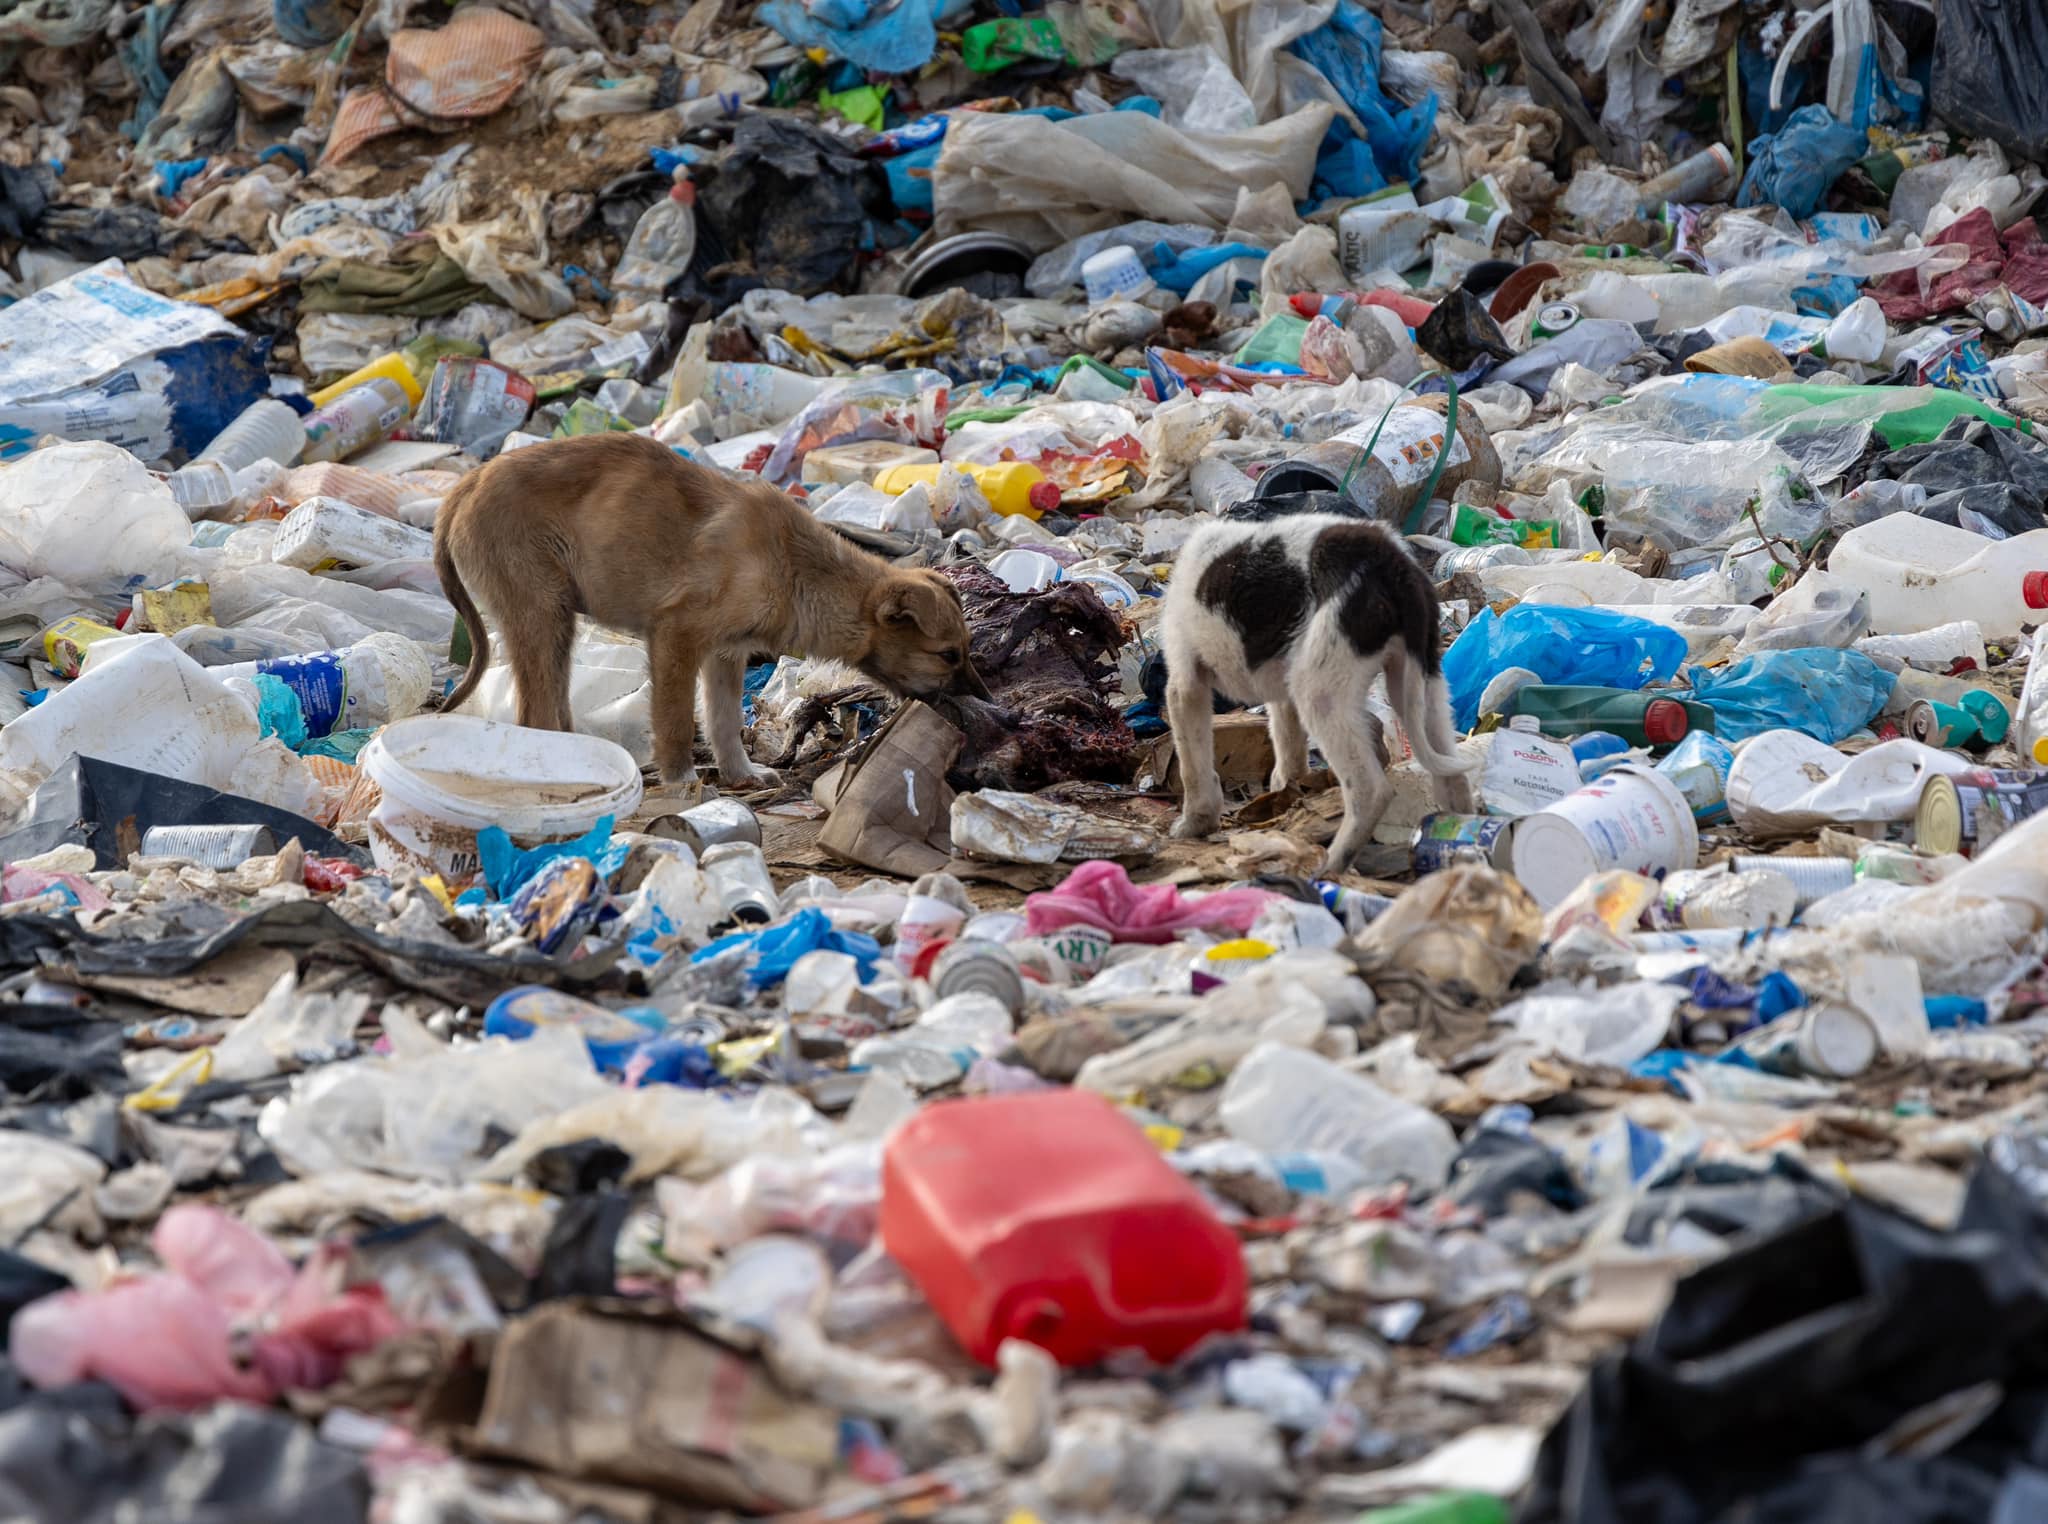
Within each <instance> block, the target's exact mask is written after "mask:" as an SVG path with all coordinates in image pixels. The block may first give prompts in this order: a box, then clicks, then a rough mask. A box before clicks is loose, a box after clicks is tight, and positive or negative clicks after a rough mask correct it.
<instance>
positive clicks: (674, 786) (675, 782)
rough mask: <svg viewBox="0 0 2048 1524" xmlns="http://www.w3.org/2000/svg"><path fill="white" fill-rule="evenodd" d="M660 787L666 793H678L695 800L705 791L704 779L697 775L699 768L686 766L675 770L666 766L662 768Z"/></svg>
mask: <svg viewBox="0 0 2048 1524" xmlns="http://www.w3.org/2000/svg"><path fill="white" fill-rule="evenodd" d="M660 787H661V792H662V793H664V794H673V795H678V796H682V797H685V798H689V799H691V800H693V801H694V800H696V799H698V798H700V797H702V795H703V793H704V780H703V779H702V778H700V777H698V776H697V769H696V768H694V767H686V768H683V769H681V770H680V771H675V772H671V771H670V770H669V769H668V768H665V767H664V768H662V769H661V785H660Z"/></svg>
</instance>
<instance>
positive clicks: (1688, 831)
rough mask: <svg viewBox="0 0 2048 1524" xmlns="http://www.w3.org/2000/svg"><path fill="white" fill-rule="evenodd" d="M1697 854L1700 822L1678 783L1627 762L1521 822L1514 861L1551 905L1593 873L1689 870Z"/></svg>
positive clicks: (1519, 874) (1539, 898)
mask: <svg viewBox="0 0 2048 1524" xmlns="http://www.w3.org/2000/svg"><path fill="white" fill-rule="evenodd" d="M1699 855H1700V833H1699V827H1698V826H1697V825H1696V824H1694V822H1693V818H1692V806H1691V805H1690V804H1688V803H1687V802H1686V798H1685V795H1684V794H1682V793H1680V792H1679V790H1678V785H1676V784H1675V783H1673V782H1672V781H1671V780H1670V779H1669V778H1667V777H1665V776H1664V775H1663V774H1662V773H1660V772H1658V771H1657V770H1656V769H1655V768H1653V767H1640V766H1637V765H1636V764H1634V763H1624V764H1622V765H1621V766H1619V767H1613V768H1609V769H1608V770H1607V771H1606V772H1604V773H1602V774H1601V775H1600V776H1599V777H1598V778H1596V779H1594V780H1593V782H1591V783H1589V784H1587V785H1586V786H1585V787H1584V788H1582V789H1579V790H1577V791H1576V792H1574V793H1570V794H1567V795H1566V796H1565V797H1564V798H1562V799H1560V800H1558V802H1557V803H1555V804H1553V805H1551V806H1549V807H1548V808H1546V809H1541V810H1538V811H1537V812H1536V813H1535V814H1533V815H1528V816H1524V817H1523V818H1522V819H1521V820H1520V821H1518V822H1516V825H1515V839H1514V844H1513V846H1512V848H1511V849H1510V855H1509V861H1510V863H1511V864H1512V871H1513V873H1514V875H1515V877H1516V878H1517V879H1519V880H1521V883H1522V887H1523V888H1525V889H1527V890H1528V891H1529V893H1530V894H1532V895H1534V896H1535V898H1536V903H1537V904H1538V905H1540V906H1542V907H1543V908H1544V909H1545V910H1548V909H1550V908H1551V907H1552V906H1554V905H1558V904H1561V903H1562V902H1563V901H1564V899H1565V897H1566V896H1567V895H1569V894H1570V893H1571V892H1572V891H1573V890H1574V889H1576V888H1578V887H1579V885H1580V884H1582V883H1584V882H1585V881H1586V880H1587V879H1589V878H1591V877H1592V876H1593V875H1594V874H1596V873H1603V872H1605V871H1607V870H1608V869H1610V868H1625V869H1627V870H1628V871H1629V872H1631V873H1641V874H1646V875H1648V876H1650V877H1655V876H1656V875H1658V874H1660V873H1667V872H1673V871H1676V870H1677V869H1680V868H1690V867H1692V866H1693V864H1695V863H1696V862H1698V861H1699Z"/></svg>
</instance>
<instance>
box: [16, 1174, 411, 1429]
mask: <svg viewBox="0 0 2048 1524" xmlns="http://www.w3.org/2000/svg"><path fill="white" fill-rule="evenodd" d="M150 1245H151V1247H152V1248H153V1249H154V1250H155V1251H156V1254H157V1257H158V1258H159V1259H160V1260H161V1261H162V1262H163V1266H164V1269H163V1270H162V1272H161V1273H158V1274H153V1275H140V1276H136V1277H134V1278H133V1279H127V1280H118V1281H115V1282H114V1283H112V1284H110V1285H108V1286H106V1287H105V1288H103V1289H101V1290H98V1291H69V1292H62V1293H60V1294H58V1295H57V1296H54V1297H50V1298H48V1299H46V1300H44V1301H40V1302H37V1303H34V1304H33V1305H31V1306H29V1307H26V1308H24V1309H22V1311H21V1312H20V1313H18V1314H17V1315H16V1316H15V1318H14V1319H13V1322H12V1323H11V1325H10V1326H9V1329H8V1341H7V1352H8V1356H9V1358H11V1359H12V1360H13V1361H14V1363H15V1365H16V1366H18V1367H19V1368H20V1369H21V1371H22V1373H23V1374H24V1375H26V1376H27V1377H28V1378H29V1380H30V1381H32V1382H34V1383H35V1384H36V1385H37V1386H40V1387H45V1388H49V1387H60V1386H68V1385H70V1384H72V1383H74V1382H77V1381H83V1380H87V1379H98V1380H102V1381H105V1382H107V1383H109V1384H110V1385H112V1386H113V1387H114V1388H116V1389H117V1390H118V1391H119V1392H120V1393H121V1395H122V1396H123V1397H125V1398H127V1399H128V1401H129V1402H130V1403H132V1404H133V1405H134V1406H135V1407H136V1408H137V1409H140V1410H145V1411H146V1410H149V1409H154V1408H185V1409H196V1408H202V1407H206V1406H208V1405H210V1404H211V1403H213V1402H215V1401H217V1400H220V1399H223V1398H226V1399H233V1400H239V1401H246V1402H269V1401H272V1400H274V1399H275V1398H276V1397H277V1396H278V1394H280V1393H281V1392H284V1391H288V1390H309V1389H310V1390H318V1389H319V1388H321V1387H324V1386H327V1385H329V1384H330V1383H332V1382H333V1381H334V1380H335V1379H336V1378H337V1377H339V1376H340V1375H341V1372H342V1368H343V1366H344V1364H345V1363H346V1362H347V1361H348V1360H349V1359H350V1357H352V1356H354V1355H357V1354H361V1353H365V1352H367V1351H369V1350H372V1349H374V1348H376V1347H377V1346H378V1345H379V1344H382V1343H384V1342H385V1341H387V1340H389V1339H392V1338H394V1337H396V1336H397V1335H398V1334H399V1333H400V1332H401V1331H402V1325H401V1324H400V1322H399V1320H398V1318H397V1316H396V1315H395V1314H394V1313H393V1312H392V1311H391V1309H390V1308H389V1307H388V1306H387V1305H386V1304H385V1301H384V1292H383V1288H382V1287H381V1286H378V1285H377V1284H376V1283H374V1282H372V1283H370V1284H368V1285H351V1284H348V1283H347V1281H346V1279H345V1274H346V1260H347V1257H348V1249H347V1247H346V1245H339V1244H337V1245H333V1246H328V1247H322V1248H317V1249H315V1250H314V1251H313V1253H312V1255H311V1256H310V1257H309V1258H308V1259H307V1260H306V1262H305V1264H304V1265H302V1266H300V1267H299V1268H297V1269H296V1270H295V1269H294V1268H293V1267H292V1264H291V1262H290V1261H289V1260H287V1259H286V1258H285V1257H284V1254H283V1253H282V1252H281V1251H280V1250H279V1249H278V1248H277V1247H276V1246H275V1245H274V1244H272V1243H271V1242H270V1240H269V1239H267V1238H265V1237H263V1236H262V1235H261V1234H259V1233H258V1232H256V1231H255V1229H253V1228H250V1227H248V1226H247V1225H246V1224H244V1223H242V1222H241V1221H240V1220H238V1219H236V1218H233V1217H230V1216H229V1215H228V1214H227V1213H225V1212H223V1211H222V1210H221V1209H220V1208H218V1207H215V1206H210V1205H201V1204H199V1203H196V1202H186V1203H182V1204H180V1205H177V1206H174V1207H172V1208H171V1209H170V1210H169V1211H167V1212H165V1213H164V1215H163V1216H162V1217H160V1218H159V1219H158V1220H157V1224H156V1228H155V1231H154V1232H153V1233H152V1234H151V1235H150ZM245 1323H247V1324H251V1325H254V1326H255V1327H256V1328H258V1329H260V1330H261V1331H260V1332H257V1333H255V1334H254V1336H253V1338H252V1337H249V1336H248V1335H247V1334H246V1333H245V1331H244V1330H243V1328H242V1327H241V1325H243V1324H245Z"/></svg>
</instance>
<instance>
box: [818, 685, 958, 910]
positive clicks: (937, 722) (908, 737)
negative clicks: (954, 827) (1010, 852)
mask: <svg viewBox="0 0 2048 1524" xmlns="http://www.w3.org/2000/svg"><path fill="white" fill-rule="evenodd" d="M966 740H967V738H966V737H965V736H963V735H962V734H961V733H960V732H959V731H958V730H956V729H954V728H953V726H952V725H951V724H949V723H948V722H947V721H946V720H945V719H944V718H943V717H942V716H941V715H940V714H939V713H938V711H937V710H935V709H933V708H931V707H930V706H929V705H927V704H920V703H909V704H905V705H904V706H903V707H902V708H901V709H899V710H897V711H896V714H895V715H894V717H893V718H891V719H890V721H889V723H888V724H886V725H884V726H883V727H882V728H881V729H880V730H879V731H877V732H876V733H875V737H874V739H873V740H872V741H870V742H869V743H868V749H867V751H866V752H865V753H864V754H863V755H862V756H861V758H860V760H859V761H858V762H856V763H855V764H854V766H853V767H852V769H851V770H850V771H848V772H846V773H844V774H842V775H840V776H838V777H837V778H836V779H835V780H834V782H835V783H836V790H835V791H834V792H832V793H830V794H829V795H823V796H821V797H820V798H819V803H821V804H827V805H829V807H830V809H831V811H832V818H831V819H830V820H827V821H826V822H825V828H824V829H823V830H822V831H820V832H819V833H818V845H819V846H820V847H822V848H824V849H825V850H826V851H828V852H830V853H832V854H833V856H835V857H840V858H844V859H845V860H846V861H847V862H850V863H856V864H858V865H859V866H861V867H863V868H875V869H878V870H879V871H881V872H884V873H894V874H896V875H898V876H899V877H902V878H916V877H917V876H918V875H920V874H924V873H936V872H937V871H938V870H939V869H941V868H943V867H945V866H946V861H947V859H948V858H950V857H951V856H952V847H953V842H952V836H951V834H950V831H951V827H950V822H951V819H952V811H953V790H952V789H951V788H949V787H947V785H946V773H947V770H948V769H950V768H951V767H952V765H953V759H954V758H956V757H958V756H959V755H960V748H961V747H962V746H963V745H965V744H966ZM826 777H827V778H831V777H833V775H832V774H830V773H828V774H826ZM824 782H825V779H824V778H821V779H820V780H819V783H820V784H821V785H823V784H824Z"/></svg>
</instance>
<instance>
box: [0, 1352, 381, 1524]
mask: <svg viewBox="0 0 2048 1524" xmlns="http://www.w3.org/2000/svg"><path fill="white" fill-rule="evenodd" d="M96 1392H106V1393H107V1399H108V1404H109V1405H111V1406H112V1409H113V1410H112V1411H107V1410H105V1409H103V1408H102V1407H101V1406H100V1405H99V1404H97V1403H93V1404H92V1405H91V1406H87V1405H86V1403H85V1402H82V1401H80V1398H81V1397H89V1395H90V1394H93V1393H96ZM369 1508H370V1481H369V1477H368V1475H367V1474H366V1472H365V1471H364V1469H363V1462H362V1459H361V1457H360V1456H358V1455H356V1454H355V1453H354V1452H352V1451H348V1450H344V1449H341V1448H340V1447H338V1446H335V1445H330V1444H327V1443H325V1442H324V1441H322V1440H320V1439H318V1438H316V1437H315V1436H314V1433H313V1430H312V1429H311V1428H309V1427H308V1426H307V1425H306V1424H305V1423H304V1422H303V1421H301V1420H300V1419H298V1418H297V1417H295V1416H294V1415H292V1414H290V1413H284V1412H278V1411H275V1410H272V1409H268V1408H257V1407H250V1406H247V1405H245V1404H242V1403H222V1404H220V1405H219V1406H217V1407H215V1408H213V1409H212V1410H211V1411H209V1412H206V1413H202V1414H199V1415H197V1416H196V1417H191V1418H186V1417H180V1416H171V1415H166V1416H162V1417H155V1418H145V1419H141V1420H129V1419H127V1418H126V1417H124V1416H123V1415H121V1413H120V1412H119V1409H118V1405H117V1404H114V1401H113V1397H112V1393H111V1392H110V1391H108V1389H107V1388H105V1387H103V1386H97V1385H83V1386H79V1387H73V1388H68V1389H66V1390H64V1391H60V1392H49V1393H41V1394H37V1395H35V1396H31V1397H27V1398H24V1399H23V1400H21V1401H19V1402H18V1403H16V1404H15V1405H13V1406H12V1407H11V1408H9V1409H8V1410H7V1411H6V1412H4V1413H0V1516H4V1517H7V1518H10V1519H63V1520H64V1521H65V1524H122V1521H124V1520H129V1519H148V1520H149V1521H150V1524H223V1521H226V1520H231V1519H232V1520H257V1519H290V1520H291V1521H292V1524H362V1521H363V1520H364V1519H365V1518H367V1517H368V1515H369Z"/></svg>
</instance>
